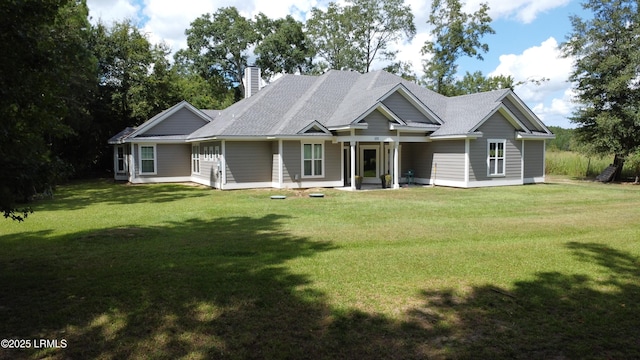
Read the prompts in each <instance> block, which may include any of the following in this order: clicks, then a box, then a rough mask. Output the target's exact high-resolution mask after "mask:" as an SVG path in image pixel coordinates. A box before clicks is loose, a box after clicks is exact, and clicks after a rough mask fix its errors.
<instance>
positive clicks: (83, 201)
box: [31, 179, 207, 211]
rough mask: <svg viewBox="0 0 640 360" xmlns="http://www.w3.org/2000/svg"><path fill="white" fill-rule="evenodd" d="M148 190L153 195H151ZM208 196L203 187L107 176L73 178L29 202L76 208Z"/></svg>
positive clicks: (35, 204) (51, 206)
mask: <svg viewBox="0 0 640 360" xmlns="http://www.w3.org/2000/svg"><path fill="white" fill-rule="evenodd" d="M150 190H151V193H152V196H150ZM201 196H207V194H206V193H203V192H202V189H200V188H198V187H197V186H193V185H185V184H144V185H132V184H129V183H114V181H113V180H110V179H96V180H91V181H81V182H73V183H70V184H69V185H66V186H65V185H63V186H60V187H59V188H58V189H57V190H56V191H55V192H54V199H45V200H39V201H35V202H33V203H32V204H31V205H32V206H33V207H34V208H35V210H36V211H38V208H39V207H43V208H46V210H77V209H83V208H86V207H88V206H90V205H94V204H96V203H103V204H113V205H121V204H140V203H151V202H152V203H166V202H172V201H177V200H180V199H185V198H195V197H201Z"/></svg>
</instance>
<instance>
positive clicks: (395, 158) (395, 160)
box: [393, 141, 400, 189]
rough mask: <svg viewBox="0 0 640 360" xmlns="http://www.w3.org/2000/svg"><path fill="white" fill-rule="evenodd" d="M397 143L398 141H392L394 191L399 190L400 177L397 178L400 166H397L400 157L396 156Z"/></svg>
mask: <svg viewBox="0 0 640 360" xmlns="http://www.w3.org/2000/svg"><path fill="white" fill-rule="evenodd" d="M399 142H400V141H394V142H393V188H394V189H398V188H400V176H399V172H400V166H399V162H400V161H399V160H400V156H399V154H398V153H399V151H398V148H399V146H400V144H399Z"/></svg>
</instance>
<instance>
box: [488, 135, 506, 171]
mask: <svg viewBox="0 0 640 360" xmlns="http://www.w3.org/2000/svg"><path fill="white" fill-rule="evenodd" d="M491 144H502V157H498V156H495V157H494V159H495V160H496V166H497V164H498V163H499V161H498V160H500V159H502V169H501V172H499V173H496V174H492V173H491V159H492V158H491ZM506 168H507V140H506V139H487V176H488V177H492V178H495V177H505V176H507V169H506Z"/></svg>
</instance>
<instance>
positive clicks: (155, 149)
mask: <svg viewBox="0 0 640 360" xmlns="http://www.w3.org/2000/svg"><path fill="white" fill-rule="evenodd" d="M143 147H151V148H153V171H152V172H143V171H142V148H143ZM138 169H140V175H157V174H158V147H157V146H156V144H138Z"/></svg>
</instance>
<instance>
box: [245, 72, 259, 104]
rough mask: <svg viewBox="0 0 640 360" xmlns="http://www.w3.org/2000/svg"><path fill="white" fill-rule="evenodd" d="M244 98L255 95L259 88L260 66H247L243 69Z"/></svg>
mask: <svg viewBox="0 0 640 360" xmlns="http://www.w3.org/2000/svg"><path fill="white" fill-rule="evenodd" d="M243 81H244V98H245V99H246V98H248V97H251V96H253V95H255V94H256V93H257V92H258V90H260V68H259V67H257V66H248V67H246V68H245V69H244V79H243Z"/></svg>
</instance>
